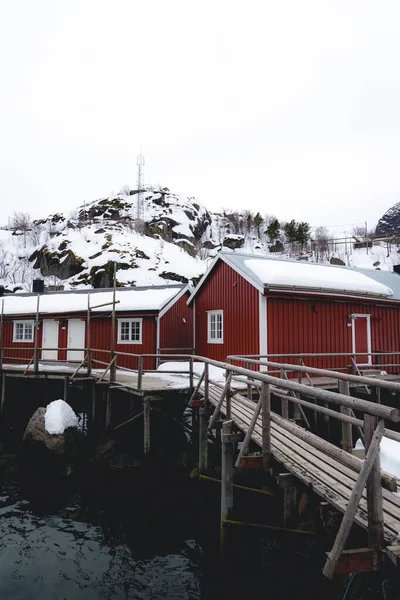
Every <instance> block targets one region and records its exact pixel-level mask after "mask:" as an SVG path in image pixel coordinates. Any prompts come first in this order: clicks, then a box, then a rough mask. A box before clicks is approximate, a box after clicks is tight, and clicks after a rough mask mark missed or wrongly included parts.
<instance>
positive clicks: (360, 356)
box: [351, 314, 372, 366]
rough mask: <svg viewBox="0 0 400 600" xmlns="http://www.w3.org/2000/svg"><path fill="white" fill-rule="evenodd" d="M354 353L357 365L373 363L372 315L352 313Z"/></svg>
mask: <svg viewBox="0 0 400 600" xmlns="http://www.w3.org/2000/svg"><path fill="white" fill-rule="evenodd" d="M351 326H352V341H353V353H354V354H356V355H357V356H355V361H356V364H357V365H364V366H367V365H371V364H372V356H371V315H363V314H354V315H352V323H351Z"/></svg>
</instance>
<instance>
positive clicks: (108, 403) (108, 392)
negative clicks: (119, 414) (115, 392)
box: [106, 385, 111, 431]
mask: <svg viewBox="0 0 400 600" xmlns="http://www.w3.org/2000/svg"><path fill="white" fill-rule="evenodd" d="M110 429H111V389H110V386H109V385H107V386H106V431H110Z"/></svg>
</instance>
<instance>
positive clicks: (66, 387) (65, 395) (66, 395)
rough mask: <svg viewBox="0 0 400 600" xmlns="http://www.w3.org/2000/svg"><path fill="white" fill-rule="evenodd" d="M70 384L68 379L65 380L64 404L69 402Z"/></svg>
mask: <svg viewBox="0 0 400 600" xmlns="http://www.w3.org/2000/svg"><path fill="white" fill-rule="evenodd" d="M68 383H69V379H68V377H65V378H64V394H63V395H64V402H68Z"/></svg>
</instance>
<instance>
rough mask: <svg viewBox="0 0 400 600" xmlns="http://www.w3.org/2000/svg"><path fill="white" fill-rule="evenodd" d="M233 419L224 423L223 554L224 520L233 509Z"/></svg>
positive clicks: (221, 542)
mask: <svg viewBox="0 0 400 600" xmlns="http://www.w3.org/2000/svg"><path fill="white" fill-rule="evenodd" d="M232 433H233V421H225V422H224V423H223V424H222V438H221V439H222V464H221V526H220V531H221V539H220V549H221V554H223V553H224V542H225V532H224V521H225V519H229V516H230V514H231V512H232V509H233V441H232Z"/></svg>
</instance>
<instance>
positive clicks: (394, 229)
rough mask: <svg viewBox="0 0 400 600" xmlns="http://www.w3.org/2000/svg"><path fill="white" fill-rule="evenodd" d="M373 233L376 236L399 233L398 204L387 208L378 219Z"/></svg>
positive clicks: (399, 212) (399, 217)
mask: <svg viewBox="0 0 400 600" xmlns="http://www.w3.org/2000/svg"><path fill="white" fill-rule="evenodd" d="M375 233H376V234H377V235H388V234H392V233H397V234H399V233H400V202H397V203H396V204H395V205H394V206H392V208H389V210H388V211H386V212H385V214H384V215H383V217H381V218H380V219H379V221H378V225H377V226H376V230H375Z"/></svg>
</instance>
